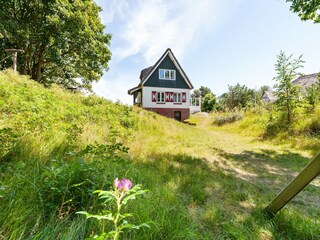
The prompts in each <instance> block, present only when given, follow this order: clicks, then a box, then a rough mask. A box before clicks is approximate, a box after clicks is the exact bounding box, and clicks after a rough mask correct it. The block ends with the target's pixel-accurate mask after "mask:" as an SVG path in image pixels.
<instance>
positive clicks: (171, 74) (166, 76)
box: [159, 69, 176, 80]
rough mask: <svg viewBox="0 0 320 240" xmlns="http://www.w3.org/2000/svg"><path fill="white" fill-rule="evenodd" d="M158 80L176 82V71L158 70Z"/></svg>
mask: <svg viewBox="0 0 320 240" xmlns="http://www.w3.org/2000/svg"><path fill="white" fill-rule="evenodd" d="M159 79H162V80H176V70H170V69H159Z"/></svg>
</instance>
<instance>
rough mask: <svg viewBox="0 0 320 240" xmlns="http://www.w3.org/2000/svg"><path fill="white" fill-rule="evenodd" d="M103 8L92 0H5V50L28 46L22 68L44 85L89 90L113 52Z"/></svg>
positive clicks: (1, 24) (1, 27) (0, 42)
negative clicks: (55, 84) (100, 15)
mask: <svg viewBox="0 0 320 240" xmlns="http://www.w3.org/2000/svg"><path fill="white" fill-rule="evenodd" d="M100 11H101V8H100V7H99V6H97V4H96V3H95V2H94V1H92V0H85V1H82V0H74V1H68V0H61V1H60V0H59V1H58V0H49V1H43V0H41V1H39V0H30V1H16V0H8V1H1V2H0V33H1V34H2V35H3V37H2V38H0V49H8V48H18V49H22V50H24V52H23V53H19V56H18V57H19V62H18V63H19V64H18V70H19V72H20V73H22V74H25V75H29V76H31V78H32V79H34V80H36V81H37V82H39V83H42V84H45V85H50V84H52V83H57V84H60V85H62V86H64V87H66V88H74V87H76V88H85V89H88V90H90V89H91V83H92V82H93V81H97V80H99V78H100V77H101V76H102V74H103V70H104V69H107V68H108V64H107V63H108V61H109V60H110V56H111V53H110V51H109V49H108V45H109V44H110V38H111V36H110V35H109V34H105V33H104V26H103V25H102V23H101V21H100V19H99V12H100ZM5 56H7V53H5V52H2V51H1V52H0V59H3V58H4V57H5ZM9 66H11V62H10V61H7V62H5V64H4V65H3V66H2V68H8V67H9Z"/></svg>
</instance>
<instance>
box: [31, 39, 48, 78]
mask: <svg viewBox="0 0 320 240" xmlns="http://www.w3.org/2000/svg"><path fill="white" fill-rule="evenodd" d="M45 49H46V45H45V44H41V45H40V48H39V52H38V63H37V64H35V65H34V67H33V70H32V76H31V78H32V79H34V80H36V81H37V82H39V83H41V80H42V79H41V78H42V68H43V65H44V53H45Z"/></svg>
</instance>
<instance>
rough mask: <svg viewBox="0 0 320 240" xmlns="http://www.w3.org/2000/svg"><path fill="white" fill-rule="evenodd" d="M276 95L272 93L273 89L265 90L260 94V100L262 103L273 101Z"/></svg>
mask: <svg viewBox="0 0 320 240" xmlns="http://www.w3.org/2000/svg"><path fill="white" fill-rule="evenodd" d="M275 99H276V97H275V96H274V94H273V91H265V92H264V93H263V94H262V96H261V101H262V102H263V103H267V102H270V103H273V102H274V101H275Z"/></svg>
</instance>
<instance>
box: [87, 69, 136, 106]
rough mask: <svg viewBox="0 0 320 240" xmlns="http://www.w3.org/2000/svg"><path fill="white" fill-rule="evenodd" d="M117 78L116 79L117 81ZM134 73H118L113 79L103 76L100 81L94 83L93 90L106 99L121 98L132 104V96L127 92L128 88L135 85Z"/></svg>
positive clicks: (125, 102) (123, 101)
mask: <svg viewBox="0 0 320 240" xmlns="http://www.w3.org/2000/svg"><path fill="white" fill-rule="evenodd" d="M115 80H116V81H115ZM130 80H132V75H131V74H130V75H124V74H121V75H118V76H115V77H113V80H112V81H110V80H108V79H105V78H102V79H101V80H100V81H99V82H98V83H93V90H94V92H95V93H96V94H97V95H98V96H102V97H105V98H106V99H109V100H112V101H117V100H120V101H121V102H122V103H124V104H129V105H131V104H132V101H133V100H132V96H129V95H128V94H127V92H128V89H129V88H132V87H134V85H132V84H133V83H132V81H130Z"/></svg>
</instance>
